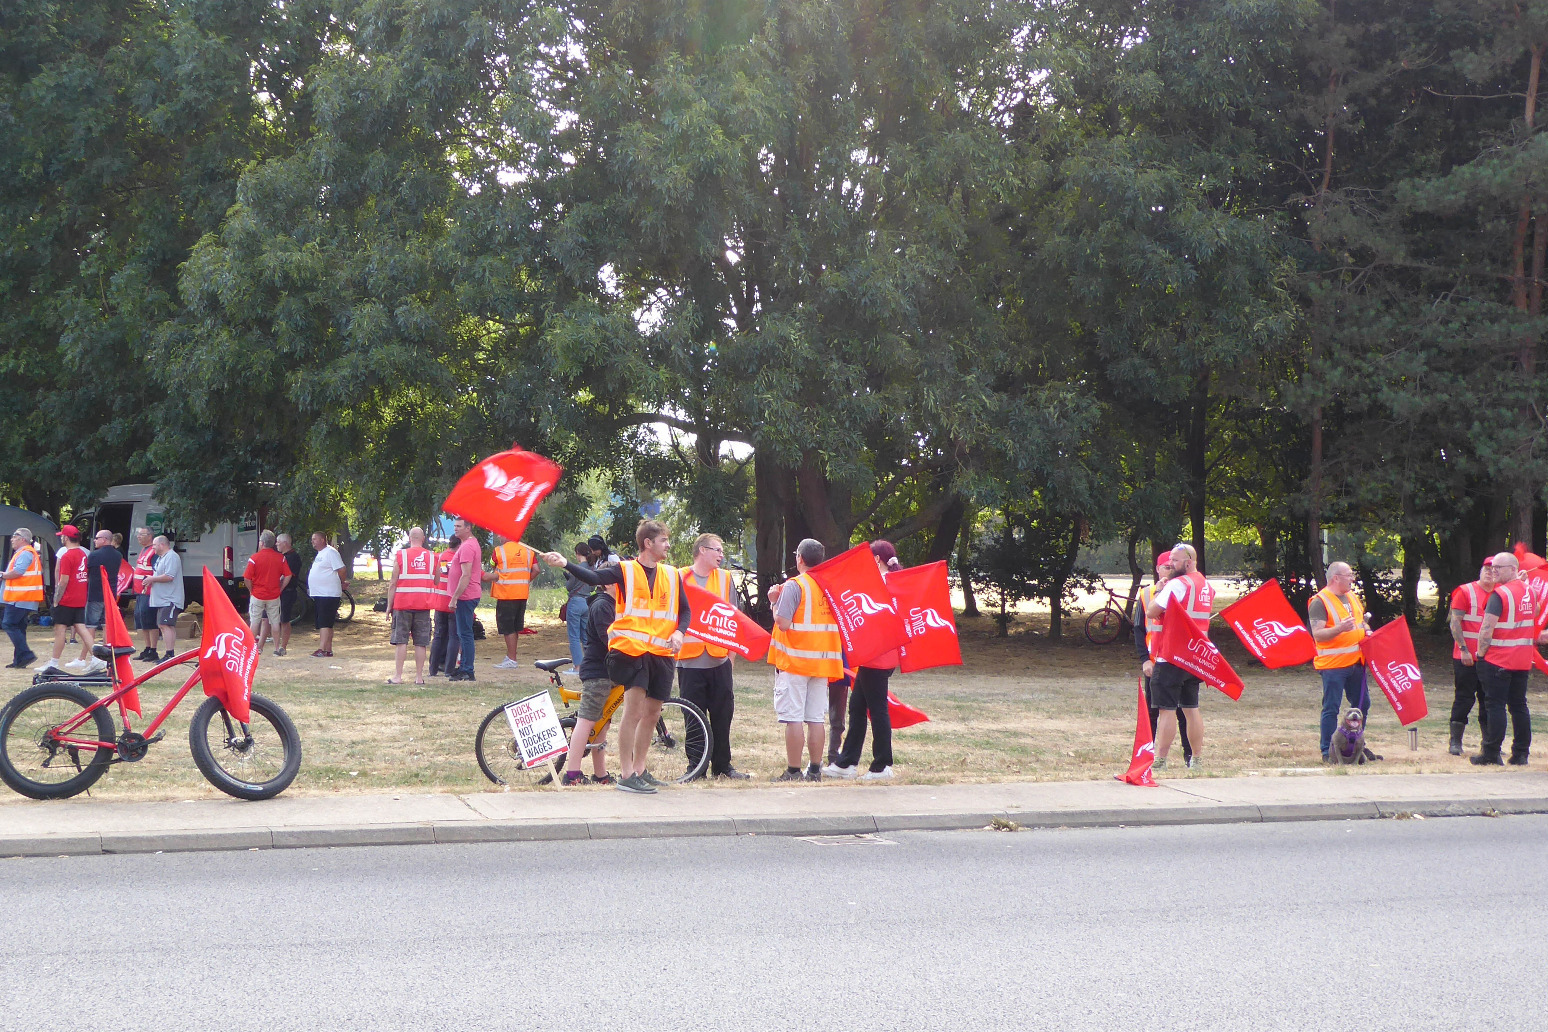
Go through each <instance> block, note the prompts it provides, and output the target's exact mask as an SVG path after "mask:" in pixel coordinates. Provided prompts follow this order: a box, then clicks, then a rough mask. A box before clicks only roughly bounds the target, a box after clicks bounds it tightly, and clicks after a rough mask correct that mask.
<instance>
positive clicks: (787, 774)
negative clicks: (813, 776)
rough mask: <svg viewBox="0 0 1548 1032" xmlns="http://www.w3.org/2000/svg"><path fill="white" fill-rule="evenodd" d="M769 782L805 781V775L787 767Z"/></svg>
mask: <svg viewBox="0 0 1548 1032" xmlns="http://www.w3.org/2000/svg"><path fill="white" fill-rule="evenodd" d="M769 780H770V781H805V780H806V775H805V774H802V773H801V772H800V771H798V770H791V769H790V768H788V767H787V768H785V770H784V771H783V772H782V773H780V774H777V775H775V776H774V777H772V778H770V779H769Z"/></svg>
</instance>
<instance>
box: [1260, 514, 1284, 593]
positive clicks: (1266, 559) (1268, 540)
mask: <svg viewBox="0 0 1548 1032" xmlns="http://www.w3.org/2000/svg"><path fill="white" fill-rule="evenodd" d="M1256 529H1257V531H1258V573H1259V575H1260V576H1261V577H1262V578H1263V579H1264V580H1268V579H1269V578H1271V577H1276V576H1278V575H1279V535H1278V534H1276V533H1275V532H1274V530H1273V528H1272V527H1266V526H1264V525H1263V524H1261V523H1260V524H1258V526H1257V528H1256Z"/></svg>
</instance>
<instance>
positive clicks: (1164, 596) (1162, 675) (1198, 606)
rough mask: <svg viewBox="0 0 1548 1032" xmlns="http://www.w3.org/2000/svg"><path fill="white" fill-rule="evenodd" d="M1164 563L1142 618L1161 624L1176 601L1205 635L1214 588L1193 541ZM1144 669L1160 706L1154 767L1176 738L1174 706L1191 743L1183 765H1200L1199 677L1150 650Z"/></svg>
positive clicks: (1177, 548) (1163, 764) (1160, 763)
mask: <svg viewBox="0 0 1548 1032" xmlns="http://www.w3.org/2000/svg"><path fill="white" fill-rule="evenodd" d="M1168 567H1169V568H1170V570H1171V579H1170V580H1168V581H1167V582H1166V586H1165V587H1163V588H1161V590H1159V591H1157V592H1156V593H1155V595H1154V596H1152V598H1151V600H1150V605H1149V606H1147V607H1146V609H1145V623H1146V624H1147V625H1148V626H1151V627H1160V626H1162V620H1163V618H1164V617H1165V614H1166V610H1167V607H1168V606H1170V605H1173V604H1176V605H1179V606H1181V607H1182V608H1183V611H1184V612H1185V613H1186V614H1187V616H1188V618H1189V619H1190V620H1192V621H1193V622H1194V625H1195V626H1196V627H1198V628H1199V630H1200V631H1202V632H1203V633H1204V636H1205V637H1206V638H1207V637H1209V618H1210V612H1211V610H1212V608H1213V606H1214V602H1215V592H1214V589H1213V588H1211V587H1210V586H1209V582H1208V581H1207V580H1205V579H1204V575H1203V574H1202V573H1200V572H1199V571H1198V553H1196V552H1195V551H1194V550H1193V546H1192V545H1176V546H1174V547H1173V548H1172V559H1171V562H1170V563H1169V564H1168ZM1144 670H1145V673H1146V675H1147V676H1149V677H1150V704H1151V705H1152V706H1155V707H1157V708H1158V709H1159V710H1160V713H1159V715H1158V717H1159V719H1158V720H1157V721H1156V729H1155V730H1156V759H1155V766H1156V768H1157V769H1164V768H1165V767H1166V757H1167V753H1168V752H1170V751H1171V748H1172V741H1173V739H1175V738H1176V737H1177V709H1178V708H1179V707H1181V709H1182V712H1183V718H1184V719H1185V720H1186V721H1187V727H1188V744H1190V745H1191V746H1193V755H1192V756H1191V757H1189V759H1188V760H1187V764H1188V766H1189V767H1190V768H1198V767H1201V766H1203V764H1204V760H1203V756H1202V754H1203V751H1204V718H1203V717H1202V716H1200V715H1199V679H1198V678H1197V677H1193V676H1191V675H1189V673H1188V672H1187V671H1186V670H1184V669H1183V668H1182V667H1179V666H1174V665H1173V664H1171V663H1168V662H1167V661H1166V660H1164V659H1158V658H1157V657H1156V655H1155V654H1154V653H1152V654H1151V657H1150V662H1147V663H1146V664H1145V665H1144Z"/></svg>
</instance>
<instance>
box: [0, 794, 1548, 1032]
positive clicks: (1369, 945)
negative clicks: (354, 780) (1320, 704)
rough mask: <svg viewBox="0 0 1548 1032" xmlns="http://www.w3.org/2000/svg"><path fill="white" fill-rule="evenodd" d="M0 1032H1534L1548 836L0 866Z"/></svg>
mask: <svg viewBox="0 0 1548 1032" xmlns="http://www.w3.org/2000/svg"><path fill="white" fill-rule="evenodd" d="M0 900H3V905H0V1028H3V1029H6V1030H11V1029H17V1030H26V1032H35V1030H43V1029H48V1028H76V1027H80V1028H88V1027H97V1028H112V1029H158V1030H173V1029H197V1030H214V1029H219V1030H246V1029H254V1030H256V1029H264V1030H311V1029H330V1030H331V1029H368V1030H384V1032H385V1030H396V1029H412V1030H415V1032H428V1030H440V1029H532V1030H537V1029H556V1030H560V1029H563V1030H568V1029H580V1030H586V1032H589V1030H592V1029H598V1030H617V1029H623V1030H635V1029H638V1030H650V1032H654V1030H676V1029H713V1030H734V1032H753V1030H761V1029H792V1030H801V1032H817V1030H827V1029H839V1030H846V1032H847V1030H867V1029H877V1030H914V1029H951V1030H954V1032H957V1030H968V1029H980V1028H990V1029H1058V1030H1061V1032H1065V1030H1070V1032H1079V1030H1086V1029H1101V1030H1109V1029H1111V1030H1118V1029H1125V1030H1127V1029H1212V1030H1213V1029H1227V1030H1237V1029H1240V1030H1253V1032H1257V1030H1273V1029H1286V1030H1291V1029H1293V1030H1296V1032H1301V1030H1313V1029H1315V1030H1328V1032H1341V1030H1346V1029H1347V1030H1351V1032H1354V1030H1358V1032H1376V1030H1381V1029H1392V1030H1403V1032H1410V1030H1413V1029H1424V1030H1426V1032H1431V1030H1448V1029H1487V1030H1491V1032H1493V1030H1531V1029H1540V1028H1543V1027H1544V1026H1545V1019H1544V1017H1543V1015H1544V1014H1545V1013H1548V935H1545V923H1548V921H1545V915H1548V908H1545V905H1544V904H1545V903H1548V817H1508V818H1500V819H1494V820H1491V819H1488V818H1455V819H1446V820H1428V821H1349V822H1321V823H1308V824H1285V825H1231V826H1220V827H1195V828H1157V829H1110V830H1084V831H1039V832H1018V833H1014V834H1006V833H993V832H983V833H980V832H974V833H909V834H897V835H890V836H882V837H878V838H877V839H875V840H869V841H868V840H861V839H853V838H845V839H833V840H820V841H810V840H800V839H786V838H735V839H732V838H705V839H679V840H631V841H617V842H543V843H531V844H502V845H488V846H412V847H403V848H376V849H334V850H294V851H291V850H274V851H265V852H261V853H260V852H251V853H219V854H169V855H135V856H105V857H80V858H69V859H22V860H18V859H12V860H4V861H0Z"/></svg>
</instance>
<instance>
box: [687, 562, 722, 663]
mask: <svg viewBox="0 0 1548 1032" xmlns="http://www.w3.org/2000/svg"><path fill="white" fill-rule="evenodd" d="M681 572H682V575H683V583H684V584H692V585H693V586H694V587H698V586H699V582H698V581H697V580H693V579H691V578H692V577H693V568H692V567H691V566H684V567H683V568H682V571H681ZM704 590H705V591H708V592H709V593H710V594H712V595H716V596H718V597H720V598H723V599H725V600H726V601H727V602H730V601H731V578H730V577H728V576H727V575H726V572H725V571H724V570H720V569H715V570H711V571H710V575H709V576H708V577H706V578H704ZM706 652H708V653H709V654H710V655H712V656H714V657H715V658H716V659H724V658H726V657H727V656H729V655H731V650H729V649H723V648H721V647H720V646H719V645H710V644H707V643H706V642H702V641H700V640H699V639H698V638H695V637H694V636H693V635H692V634H691V633H690V634H688V635H687V636H686V637H685V638H684V639H683V647H682V648H680V649H678V650H677V658H678V659H693V658H695V657H697V656H702V655H704V653H706Z"/></svg>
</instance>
